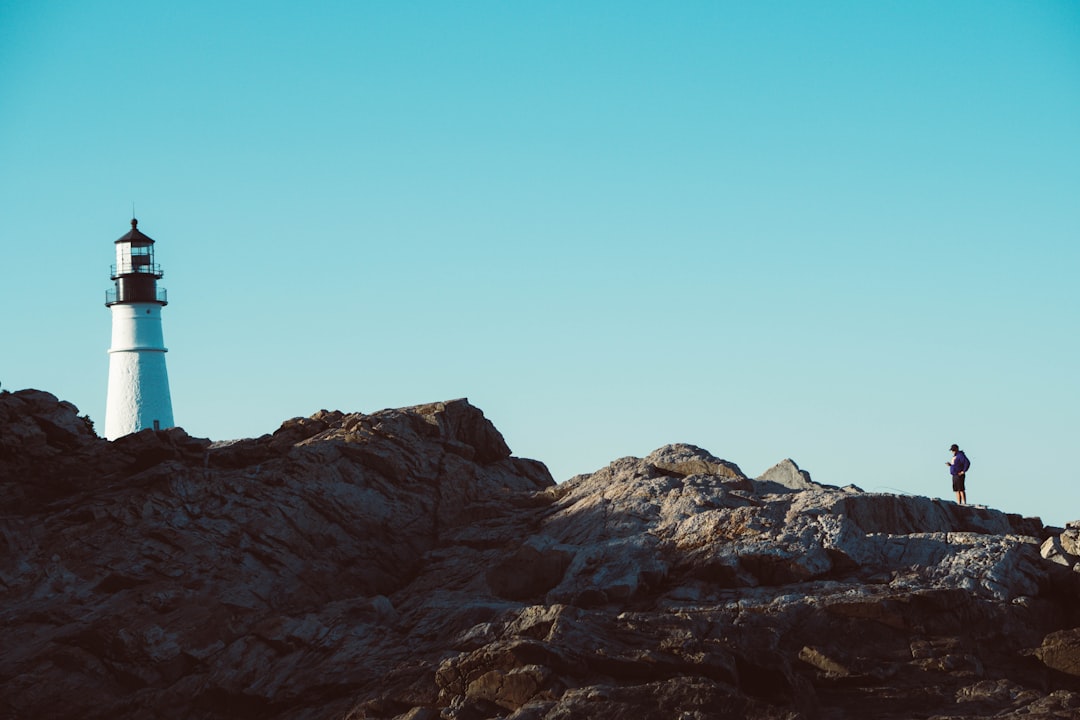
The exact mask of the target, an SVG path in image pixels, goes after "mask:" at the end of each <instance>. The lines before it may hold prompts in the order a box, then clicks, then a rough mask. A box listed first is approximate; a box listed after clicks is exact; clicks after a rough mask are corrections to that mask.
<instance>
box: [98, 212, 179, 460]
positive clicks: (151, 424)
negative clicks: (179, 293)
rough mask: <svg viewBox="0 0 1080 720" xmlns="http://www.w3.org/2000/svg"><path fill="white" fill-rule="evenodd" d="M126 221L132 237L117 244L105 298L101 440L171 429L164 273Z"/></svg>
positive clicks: (146, 242)
mask: <svg viewBox="0 0 1080 720" xmlns="http://www.w3.org/2000/svg"><path fill="white" fill-rule="evenodd" d="M138 226H139V221H138V220H136V219H135V218H132V219H131V232H129V233H128V234H127V235H125V236H124V237H122V238H120V239H119V240H117V241H116V264H115V265H113V267H112V279H113V280H114V281H115V283H116V285H115V287H113V288H112V289H110V290H108V291H107V292H106V293H105V305H106V306H107V307H108V308H109V309H110V310H111V311H112V345H111V346H110V347H109V395H108V400H107V401H106V404H105V437H106V438H108V439H109V440H115V439H116V438H118V437H122V436H124V435H128V434H129V433H133V432H138V431H139V430H142V429H144V428H154V429H155V430H160V429H163V428H167V427H172V426H173V413H172V398H171V397H170V395H169V375H168V373H167V372H166V370H165V353H166V352H167V350H166V349H165V338H164V335H163V334H162V332H161V308H163V307H165V305H166V304H167V302H168V301H167V300H166V299H165V298H166V296H165V289H164V288H159V287H158V286H157V281H158V280H160V279H161V277H162V275H163V273H162V272H161V266H160V265H158V264H157V263H155V262H154V241H153V240H151V239H150V238H149V237H147V236H146V235H143V234H142V233H141V232H139V227H138Z"/></svg>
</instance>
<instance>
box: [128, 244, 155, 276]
mask: <svg viewBox="0 0 1080 720" xmlns="http://www.w3.org/2000/svg"><path fill="white" fill-rule="evenodd" d="M152 253H153V250H151V248H150V246H149V245H143V246H133V247H132V248H131V264H132V265H134V266H135V272H139V269H140V268H144V267H146V266H147V265H149V264H150V261H151V260H152V258H153V256H152Z"/></svg>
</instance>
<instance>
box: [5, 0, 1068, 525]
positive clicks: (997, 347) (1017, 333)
mask: <svg viewBox="0 0 1080 720" xmlns="http://www.w3.org/2000/svg"><path fill="white" fill-rule="evenodd" d="M0 198H2V200H0V243H2V245H0V247H2V256H0V263H2V267H3V269H4V272H3V276H4V281H3V283H2V284H0V300H2V303H3V308H4V310H3V319H4V322H3V326H4V327H3V332H2V333H0V338H2V339H0V350H2V352H0V383H3V387H4V388H6V389H11V390H14V389H18V388H23V387H35V388H42V389H46V390H49V391H51V392H53V393H55V394H57V395H58V396H60V397H62V398H65V399H68V400H70V401H72V402H74V403H75V404H76V405H78V406H79V408H80V409H81V410H82V411H84V412H86V413H88V414H89V415H90V416H91V417H92V418H93V419H94V420H95V421H96V422H97V424H98V427H99V428H103V427H104V406H105V391H106V379H107V367H108V358H107V355H106V352H105V351H106V349H107V347H108V344H109V327H110V316H109V311H108V310H107V309H106V308H105V307H104V305H103V303H104V293H105V290H106V288H107V287H109V284H110V283H109V278H108V275H109V266H110V264H111V263H112V262H113V256H112V253H113V241H114V240H116V238H118V237H120V236H121V235H123V234H124V233H125V232H126V231H127V230H128V221H129V219H130V216H131V205H132V202H134V203H135V211H136V215H137V216H138V218H139V221H140V225H139V227H140V229H141V230H143V231H145V232H146V233H147V234H148V235H150V236H151V237H153V238H154V239H155V240H157V258H158V260H159V261H160V262H161V263H162V265H163V267H164V269H165V280H164V282H163V285H164V286H165V287H166V288H168V291H169V299H170V304H169V305H168V307H166V308H165V311H164V324H165V338H166V344H167V345H168V347H169V348H170V352H169V355H168V363H169V373H170V377H171V384H172V395H173V403H174V410H175V415H176V419H177V422H178V423H179V424H180V425H182V426H183V427H185V428H186V429H187V430H188V431H189V432H190V433H192V434H194V435H201V436H208V437H212V438H215V439H226V438H233V437H239V436H251V435H259V434H262V433H264V432H270V431H272V430H274V429H275V428H276V427H277V426H278V424H279V423H280V422H281V421H282V420H284V419H286V418H289V417H292V416H296V415H309V414H311V413H312V412H314V411H316V410H318V409H320V408H329V409H335V408H336V409H340V410H344V411H365V412H370V411H375V410H379V409H381V408H385V407H401V406H405V405H410V404H416V403H421V402H429V401H435V400H445V399H450V398H456V397H468V398H469V399H470V400H471V401H472V402H473V403H474V404H476V405H477V406H479V407H481V408H482V409H483V410H484V411H485V413H486V414H487V415H488V417H490V418H491V419H492V420H493V421H494V422H495V423H496V425H497V426H498V427H499V428H500V429H501V430H502V432H503V434H504V435H505V436H506V438H507V441H508V442H509V443H510V445H511V447H512V448H513V449H514V451H515V453H516V454H518V455H522V456H527V457H534V458H538V459H540V460H543V461H544V462H546V463H547V464H548V466H549V467H550V468H551V470H552V473H553V474H554V475H555V477H556V479H558V480H564V479H566V478H568V477H570V476H572V475H574V474H577V473H582V472H591V471H594V470H596V469H598V468H600V467H602V466H604V465H606V464H607V463H608V462H609V461H611V460H613V459H615V458H618V457H622V456H625V455H638V456H641V455H645V454H647V453H648V452H650V451H651V450H653V449H655V448H656V447H658V446H661V445H663V444H665V443H669V442H689V443H694V444H698V445H701V446H703V447H705V448H707V449H709V450H710V451H712V452H713V453H715V454H717V455H719V456H721V457H724V458H726V459H728V460H731V461H733V462H736V463H738V464H739V465H740V466H741V467H742V468H743V470H744V471H746V472H747V473H749V474H751V475H757V474H760V473H761V472H763V471H764V470H766V469H767V468H768V467H769V466H771V465H772V464H773V463H775V462H777V461H779V460H781V459H783V458H785V457H791V458H793V459H795V461H796V462H798V463H799V464H800V466H802V467H803V468H805V469H807V470H809V471H810V472H811V474H812V475H813V476H814V478H815V479H816V480H819V481H821V482H826V483H832V484H840V485H843V484H847V483H855V484H857V485H859V486H860V487H862V488H864V489H866V490H882V491H902V492H909V493H916V494H920V495H930V496H941V497H946V498H951V496H952V493H951V491H950V488H949V481H948V476H947V471H946V468H945V460H946V459H947V458H948V452H947V451H946V448H948V446H949V445H950V444H951V443H953V442H957V443H960V445H961V446H962V447H964V448H965V449H967V450H968V452H969V454H970V455H971V458H972V460H973V468H972V474H971V478H970V480H969V485H970V487H969V496H970V500H971V501H972V502H975V503H986V504H989V505H991V506H994V507H998V508H1001V509H1004V510H1008V511H1010V512H1019V513H1023V514H1027V515H1040V516H1041V517H1043V519H1044V520H1046V521H1047V522H1054V523H1059V524H1060V523H1064V522H1065V521H1067V520H1072V519H1080V477H1078V474H1077V470H1076V467H1077V458H1076V457H1075V454H1076V453H1075V451H1076V448H1077V445H1078V442H1077V439H1078V437H1080V410H1078V408H1080V391H1078V387H1080V383H1078V380H1077V368H1078V367H1080V362H1078V361H1080V333H1078V327H1077V325H1078V323H1077V318H1078V311H1080V289H1078V280H1077V278H1078V273H1080V250H1078V248H1077V241H1078V238H1080V4H1077V3H1075V2H1069V1H1064V0H1062V1H1053V0H1046V1H1038V2H1032V1H1027V0H1023V1H1021V0H1017V1H1015V2H994V1H986V0H979V1H978V2H936V1H935V2H872V3H868V2H862V1H858V2H856V1H852V2H813V3H809V2H740V3H725V2H719V1H712V2H680V3H641V2H542V3H541V2H469V3H450V2H445V3H425V2H389V1H387V2H313V3H295V2H289V3H283V2H230V3H220V2H213V3H210V2H203V1H202V0H193V1H191V2H185V3H157V2H108V1H103V2H74V1H68V2H63V1H59V0H58V1H55V2H50V1H43V2H19V1H10V0H9V1H3V0H0Z"/></svg>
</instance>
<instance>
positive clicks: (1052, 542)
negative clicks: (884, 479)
mask: <svg viewBox="0 0 1080 720" xmlns="http://www.w3.org/2000/svg"><path fill="white" fill-rule="evenodd" d="M0 499H2V501H3V508H4V510H3V515H2V517H0V551H2V555H0V603H2V604H0V628H2V632H3V635H2V636H3V638H4V640H3V643H2V649H0V717H12V718H163V719H171V718H178V719H179V718H185V719H190V718H205V719H207V720H216V719H218V718H290V719H292V718H298V719H301V720H305V719H308V718H310V719H312V720H314V719H316V718H319V719H327V720H330V719H335V720H336V719H338V718H350V719H351V720H359V719H360V718H386V719H390V718H394V719H396V720H406V719H408V720H433V719H434V718H445V719H447V720H449V719H451V718H453V719H456V720H481V719H483V718H513V719H514V720H555V719H556V718H560V719H567V718H626V717H635V718H639V720H650V719H652V718H656V719H657V720H659V719H661V718H663V719H668V718H687V719H688V720H689V719H690V718H694V719H707V718H717V719H721V718H750V717H753V718H777V719H779V718H785V719H795V718H805V719H807V720H810V719H814V718H821V719H822V720H824V719H826V718H830V719H831V718H847V717H852V718H855V717H859V718H863V717H875V718H911V717H927V718H929V717H938V718H978V717H987V716H995V717H1004V718H1017V719H1019V718H1027V719H1032V718H1036V719H1037V718H1071V717H1076V716H1077V715H1080V670H1078V668H1080V639H1078V635H1077V633H1078V632H1080V630H1078V626H1080V602H1078V600H1080V588H1078V582H1077V580H1078V578H1080V573H1078V572H1077V571H1076V569H1075V568H1076V567H1077V566H1078V565H1077V550H1078V549H1080V547H1078V543H1077V540H1076V538H1077V530H1076V528H1074V527H1071V526H1070V527H1069V528H1066V529H1053V528H1046V527H1044V526H1043V525H1042V523H1041V522H1039V521H1038V520H1037V519H1034V518H1022V517H1019V516H1016V515H1009V514H1005V513H1001V512H998V511H995V510H991V509H987V508H978V507H960V506H957V505H954V504H952V503H950V502H943V501H939V500H933V499H929V498H921V497H909V496H899V495H882V494H870V493H865V492H862V491H861V490H859V489H858V488H855V487H847V488H835V487H830V486H827V485H821V484H818V483H815V482H814V481H813V480H811V478H810V476H809V474H808V473H806V472H805V471H803V470H800V469H799V468H798V466H797V465H795V463H794V462H792V461H790V460H785V461H783V462H781V463H779V464H778V465H777V466H775V467H774V468H772V469H770V470H769V471H767V472H766V473H764V474H763V475H762V476H760V477H758V478H749V477H747V476H745V474H744V473H743V472H742V471H741V470H740V469H739V467H738V466H737V465H735V464H734V463H731V462H728V461H725V460H722V459H720V458H717V457H715V456H713V455H712V454H710V453H709V452H707V451H705V450H702V449H701V448H697V447H694V446H690V445H670V446H666V447H663V448H660V449H659V450H657V451H656V452H654V453H652V454H651V455H649V456H647V457H645V458H623V459H620V460H616V461H614V462H613V463H611V464H610V465H609V466H608V467H606V468H603V469H601V470H599V471H597V472H595V473H592V474H588V475H580V476H577V477H575V478H572V479H571V480H569V481H567V482H564V483H562V484H559V485H556V484H555V483H554V482H553V481H552V479H551V477H550V475H549V474H548V472H547V469H546V468H545V467H544V466H543V465H542V464H541V463H539V462H536V461H532V460H525V459H521V458H516V457H514V456H513V455H512V454H511V452H510V449H509V448H508V447H507V446H506V443H505V442H504V440H503V438H502V436H501V434H500V433H499V432H498V431H497V430H496V429H495V427H494V426H493V425H492V424H491V423H490V422H489V421H488V420H487V419H486V418H485V417H484V416H483V413H482V412H481V411H480V410H478V409H477V408H475V407H473V406H471V405H469V404H468V403H467V402H466V401H464V400H457V401H451V402H446V403H435V404H431V405H424V406H418V407H413V408H404V409H400V410H385V411H382V412H378V413H373V414H370V415H365V414H359V413H352V414H345V413H341V412H336V411H335V412H327V411H321V412H319V413H316V414H315V415H312V416H311V417H309V418H296V419H293V420H290V421H287V422H285V423H284V424H283V425H282V426H281V427H280V428H279V429H278V430H277V431H276V432H275V433H273V434H272V435H265V436H263V437H261V438H256V439H246V440H240V441H234V442H227V443H212V442H210V441H209V440H205V439H199V438H192V437H190V436H188V435H187V434H186V433H185V432H184V431H183V430H181V429H171V430H167V431H159V432H154V431H143V432H141V433H137V434H135V435H131V436H128V437H125V438H122V439H121V440H118V441H116V442H112V443H109V442H106V441H104V440H101V439H100V438H98V437H97V436H96V435H95V434H94V432H93V430H92V428H91V426H90V425H89V423H88V422H87V421H85V419H83V418H81V417H79V415H78V411H77V409H76V408H75V407H74V406H72V405H70V404H69V403H64V402H60V401H58V400H57V399H56V398H55V397H53V396H51V395H49V394H48V393H42V392H39V391H20V392H17V393H0Z"/></svg>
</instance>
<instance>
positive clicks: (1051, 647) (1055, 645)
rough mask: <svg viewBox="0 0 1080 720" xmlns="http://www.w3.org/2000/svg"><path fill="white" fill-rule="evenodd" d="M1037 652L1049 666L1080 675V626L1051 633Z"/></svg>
mask: <svg viewBox="0 0 1080 720" xmlns="http://www.w3.org/2000/svg"><path fill="white" fill-rule="evenodd" d="M1037 654H1038V657H1039V659H1040V660H1042V662H1043V664H1045V665H1046V666H1047V667H1049V668H1052V669H1054V670H1057V671H1059V672H1063V673H1067V674H1069V675H1075V676H1077V677H1080V628H1071V629H1068V630H1059V631H1057V632H1052V633H1050V634H1049V635H1047V636H1046V637H1045V638H1043V641H1042V645H1041V646H1040V647H1039V650H1038V653H1037Z"/></svg>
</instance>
